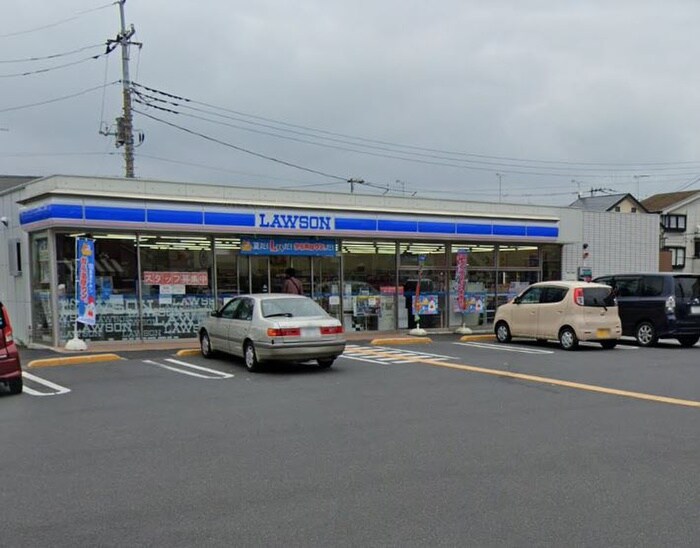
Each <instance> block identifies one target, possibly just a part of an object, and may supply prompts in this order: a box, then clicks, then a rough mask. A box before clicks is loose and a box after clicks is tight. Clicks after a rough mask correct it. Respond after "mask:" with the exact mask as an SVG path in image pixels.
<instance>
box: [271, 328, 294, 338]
mask: <svg viewBox="0 0 700 548" xmlns="http://www.w3.org/2000/svg"><path fill="white" fill-rule="evenodd" d="M267 336H268V337H299V336H301V329H299V328H298V327H283V328H281V329H275V328H274V327H268V328H267Z"/></svg>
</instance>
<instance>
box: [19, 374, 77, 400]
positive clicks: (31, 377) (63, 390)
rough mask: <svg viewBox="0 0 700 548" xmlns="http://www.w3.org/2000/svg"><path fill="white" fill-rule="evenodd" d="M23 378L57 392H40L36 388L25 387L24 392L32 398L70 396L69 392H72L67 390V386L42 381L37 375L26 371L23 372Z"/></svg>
mask: <svg viewBox="0 0 700 548" xmlns="http://www.w3.org/2000/svg"><path fill="white" fill-rule="evenodd" d="M22 377H23V378H24V379H28V380H30V381H33V382H35V383H37V384H43V385H44V386H46V387H48V388H52V389H53V390H55V392H40V391H39V390H35V389H34V388H31V387H29V386H26V385H25V386H24V387H23V388H22V392H25V393H27V394H29V395H30V396H60V395H62V394H68V392H70V388H66V387H65V386H61V385H60V384H56V383H53V382H51V381H47V380H46V379H42V378H41V377H37V376H36V375H32V374H31V373H27V372H26V371H23V372H22Z"/></svg>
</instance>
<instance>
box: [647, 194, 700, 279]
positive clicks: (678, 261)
mask: <svg viewBox="0 0 700 548" xmlns="http://www.w3.org/2000/svg"><path fill="white" fill-rule="evenodd" d="M642 204H643V205H644V207H645V208H646V209H647V210H648V211H649V212H651V213H658V214H659V215H660V222H661V241H660V249H661V251H662V253H663V252H666V253H668V254H669V255H670V267H671V269H672V270H673V271H674V272H694V273H700V190H686V191H683V192H667V193H664V194H655V195H654V196H650V197H649V198H647V199H645V200H643V201H642ZM663 262H664V261H663V259H662V260H661V263H662V264H663Z"/></svg>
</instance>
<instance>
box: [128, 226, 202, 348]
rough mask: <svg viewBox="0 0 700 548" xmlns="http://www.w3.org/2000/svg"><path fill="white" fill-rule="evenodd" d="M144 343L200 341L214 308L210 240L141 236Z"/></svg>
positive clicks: (199, 237)
mask: <svg viewBox="0 0 700 548" xmlns="http://www.w3.org/2000/svg"><path fill="white" fill-rule="evenodd" d="M140 252H141V287H142V313H143V338H144V339H145V340H149V339H180V338H191V337H196V335H197V329H198V327H199V325H200V324H201V323H202V321H203V320H204V319H205V318H206V317H207V316H208V315H209V313H210V312H211V310H212V309H213V308H214V305H215V303H214V295H213V290H212V287H213V281H212V275H213V268H212V258H211V241H210V239H209V238H208V237H206V236H180V235H178V236H169V235H167V236H166V235H161V236H145V235H144V236H140Z"/></svg>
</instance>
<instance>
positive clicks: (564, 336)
mask: <svg viewBox="0 0 700 548" xmlns="http://www.w3.org/2000/svg"><path fill="white" fill-rule="evenodd" d="M559 344H560V345H561V347H562V348H563V349H564V350H576V347H578V337H577V336H576V331H574V330H573V329H572V328H571V327H568V326H567V327H562V328H561V331H559Z"/></svg>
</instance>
